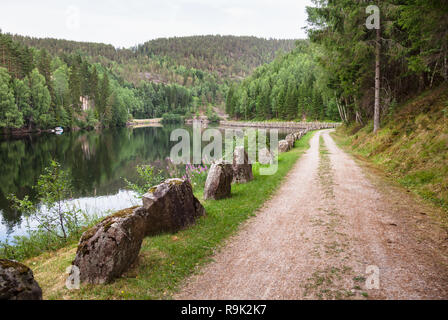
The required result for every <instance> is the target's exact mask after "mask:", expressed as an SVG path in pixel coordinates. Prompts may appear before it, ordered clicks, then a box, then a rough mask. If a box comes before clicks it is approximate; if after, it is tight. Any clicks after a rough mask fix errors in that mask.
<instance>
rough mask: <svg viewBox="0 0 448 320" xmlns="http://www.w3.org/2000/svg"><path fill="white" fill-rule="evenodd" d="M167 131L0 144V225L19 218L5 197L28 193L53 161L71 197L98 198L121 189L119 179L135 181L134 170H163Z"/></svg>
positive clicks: (33, 138) (121, 131)
mask: <svg viewBox="0 0 448 320" xmlns="http://www.w3.org/2000/svg"><path fill="white" fill-rule="evenodd" d="M171 130H172V128H169V127H168V128H140V129H135V130H133V129H128V128H120V129H113V130H106V131H102V132H94V131H92V132H72V133H67V134H64V135H62V136H56V135H42V136H29V137H27V138H24V139H20V140H3V141H0V167H1V168H2V170H1V172H2V174H1V175H0V209H1V210H2V216H3V222H2V223H3V224H5V225H7V226H8V227H12V226H13V225H14V224H16V223H19V222H20V215H18V214H17V213H16V212H15V211H14V210H12V209H11V208H9V206H8V202H7V200H6V196H7V195H8V194H11V193H14V194H17V195H18V197H19V198H23V197H24V196H25V195H29V196H30V198H31V199H32V200H34V199H35V196H36V194H35V192H34V190H33V189H32V187H33V186H34V185H35V184H36V182H37V179H38V177H39V176H40V174H41V173H42V172H43V170H44V168H45V167H47V166H48V165H49V164H50V161H51V160H52V159H55V160H57V161H58V162H60V163H61V164H62V165H63V167H64V169H65V170H69V172H70V174H71V176H72V178H73V187H74V194H73V197H75V198H77V197H87V196H92V195H95V196H102V195H108V194H114V193H116V192H117V191H118V190H119V189H120V188H122V187H124V183H123V179H122V178H123V177H126V178H128V179H129V180H132V179H135V178H136V171H135V167H136V166H137V165H138V164H142V163H145V164H147V163H152V164H155V165H157V166H158V167H164V159H165V158H167V157H168V156H169V153H170V148H171V146H172V144H173V143H171V142H170V134H171Z"/></svg>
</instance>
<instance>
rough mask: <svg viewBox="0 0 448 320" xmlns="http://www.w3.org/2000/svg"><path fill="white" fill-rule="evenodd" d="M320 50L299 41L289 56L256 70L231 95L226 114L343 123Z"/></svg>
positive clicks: (234, 88)
mask: <svg viewBox="0 0 448 320" xmlns="http://www.w3.org/2000/svg"><path fill="white" fill-rule="evenodd" d="M319 50H320V49H319V47H317V46H315V45H312V44H310V43H309V42H308V41H306V40H301V41H297V47H296V49H294V51H292V52H291V53H289V54H286V55H284V56H280V57H278V58H277V59H276V60H275V61H273V62H272V63H270V64H268V65H264V66H261V67H259V68H257V69H256V70H255V72H254V73H253V75H252V76H250V77H249V78H247V79H246V80H244V81H243V82H242V83H241V84H239V85H233V86H232V87H231V88H230V90H229V94H228V96H227V101H226V111H227V113H229V114H230V115H231V116H233V117H235V118H238V119H244V120H248V119H256V120H264V119H281V120H302V119H308V120H310V119H312V120H339V118H338V112H337V107H336V105H335V103H334V97H333V96H332V91H331V90H329V88H328V87H326V86H325V84H326V83H327V81H328V79H327V74H326V72H325V71H324V69H323V68H322V67H321V66H320V65H319V64H318V63H317V60H316V58H315V57H316V56H318V55H319V54H320V51H319Z"/></svg>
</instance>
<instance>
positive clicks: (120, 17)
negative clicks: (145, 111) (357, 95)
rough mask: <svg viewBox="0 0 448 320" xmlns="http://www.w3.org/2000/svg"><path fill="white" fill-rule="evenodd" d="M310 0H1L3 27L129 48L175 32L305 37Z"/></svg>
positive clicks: (28, 32) (30, 34) (1, 23)
mask: <svg viewBox="0 0 448 320" xmlns="http://www.w3.org/2000/svg"><path fill="white" fill-rule="evenodd" d="M310 4H311V0H158V1H156V0H146V1H144V0H72V1H67V0H39V1H36V0H1V4H0V29H2V31H3V32H9V33H18V34H21V35H28V36H34V37H51V38H60V39H69V40H77V41H91V42H103V43H110V44H113V45H115V46H117V47H130V46H133V45H135V44H138V43H143V42H145V41H148V40H151V39H155V38H160V37H172V36H188V35H205V34H221V35H229V34H231V35H251V36H258V37H265V38H279V39H286V38H287V39H298V38H305V37H306V35H305V32H304V30H303V29H302V28H303V27H304V26H305V25H306V12H305V7H306V6H307V5H310Z"/></svg>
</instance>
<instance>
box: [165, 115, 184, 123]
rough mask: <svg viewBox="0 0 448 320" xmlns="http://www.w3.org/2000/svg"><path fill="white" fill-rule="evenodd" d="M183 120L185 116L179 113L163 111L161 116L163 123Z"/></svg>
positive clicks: (181, 121)
mask: <svg viewBox="0 0 448 320" xmlns="http://www.w3.org/2000/svg"><path fill="white" fill-rule="evenodd" d="M184 121H185V118H184V117H183V116H181V115H179V114H172V113H165V114H163V116H162V123H164V124H169V123H173V124H174V123H183V122H184Z"/></svg>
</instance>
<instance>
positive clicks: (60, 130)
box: [52, 127, 64, 134]
mask: <svg viewBox="0 0 448 320" xmlns="http://www.w3.org/2000/svg"><path fill="white" fill-rule="evenodd" d="M52 132H54V133H56V134H62V133H63V132H64V129H62V128H61V127H56V128H55V129H54V130H52Z"/></svg>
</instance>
